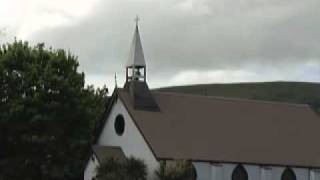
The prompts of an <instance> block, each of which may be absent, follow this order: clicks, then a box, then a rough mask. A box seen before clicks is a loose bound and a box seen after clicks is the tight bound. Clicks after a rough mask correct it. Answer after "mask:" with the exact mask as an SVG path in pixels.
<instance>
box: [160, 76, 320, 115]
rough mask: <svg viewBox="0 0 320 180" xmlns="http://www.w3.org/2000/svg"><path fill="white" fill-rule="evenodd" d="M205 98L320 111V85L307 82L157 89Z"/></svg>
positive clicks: (209, 85)
mask: <svg viewBox="0 0 320 180" xmlns="http://www.w3.org/2000/svg"><path fill="white" fill-rule="evenodd" d="M156 90H157V91H163V92H178V93H188V94H197V95H205V96H223V97H234V98H244V99H253V100H267V101H278V102H289V103H302V104H309V105H311V106H312V107H313V108H314V109H316V110H317V111H319V110H320V83H307V82H259V83H231V84H198V85H190V86H174V87H165V88H160V89H156Z"/></svg>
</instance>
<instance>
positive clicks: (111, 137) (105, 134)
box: [97, 99, 159, 179]
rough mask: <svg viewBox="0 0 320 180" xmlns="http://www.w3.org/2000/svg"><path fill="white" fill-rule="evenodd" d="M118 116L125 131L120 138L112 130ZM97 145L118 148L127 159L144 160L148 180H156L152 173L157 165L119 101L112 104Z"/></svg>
mask: <svg viewBox="0 0 320 180" xmlns="http://www.w3.org/2000/svg"><path fill="white" fill-rule="evenodd" d="M118 114H122V116H123V117H124V119H125V129H124V133H123V134H122V135H121V136H118V135H117V133H116V132H115V129H114V121H115V118H116V116H117V115H118ZM97 144H98V145H104V146H120V147H121V148H122V151H123V152H124V154H125V155H126V156H127V157H130V156H134V157H136V158H139V159H142V160H144V162H145V164H146V165H147V167H148V169H147V171H148V179H156V176H155V174H154V171H155V170H156V169H158V166H159V163H158V162H157V160H156V158H155V157H154V155H153V154H152V151H151V150H150V148H149V147H148V145H147V143H146V142H145V140H144V138H143V137H142V135H141V134H140V132H139V130H138V129H137V127H136V126H135V124H134V122H133V120H132V119H131V117H130V115H129V114H128V112H127V110H126V108H125V106H124V105H123V103H122V102H121V100H119V99H118V100H117V101H116V102H115V103H114V105H113V108H112V110H111V112H110V114H109V117H108V120H107V122H106V124H105V127H104V129H103V131H102V133H101V135H100V137H99V139H98V143H97Z"/></svg>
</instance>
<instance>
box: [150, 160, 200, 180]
mask: <svg viewBox="0 0 320 180" xmlns="http://www.w3.org/2000/svg"><path fill="white" fill-rule="evenodd" d="M156 174H157V175H158V177H159V179H160V180H195V179H196V172H195V169H194V167H193V165H192V163H191V162H190V161H183V160H179V161H169V162H165V161H162V162H161V163H160V167H159V170H157V171H156Z"/></svg>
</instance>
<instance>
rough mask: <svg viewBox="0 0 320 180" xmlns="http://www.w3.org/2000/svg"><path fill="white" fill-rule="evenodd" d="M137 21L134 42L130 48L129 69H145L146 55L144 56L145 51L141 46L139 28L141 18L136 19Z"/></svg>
mask: <svg viewBox="0 0 320 180" xmlns="http://www.w3.org/2000/svg"><path fill="white" fill-rule="evenodd" d="M135 21H136V29H135V32H134V35H133V40H132V44H131V48H130V54H129V59H128V61H127V64H126V66H127V67H133V66H135V67H145V66H146V62H145V60H144V54H143V49H142V45H141V40H140V34H139V28H138V21H139V17H138V16H137V18H136V19H135Z"/></svg>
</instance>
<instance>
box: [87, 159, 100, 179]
mask: <svg viewBox="0 0 320 180" xmlns="http://www.w3.org/2000/svg"><path fill="white" fill-rule="evenodd" d="M98 165H99V162H98V159H97V158H96V157H95V156H94V155H93V154H92V157H90V160H89V162H88V164H87V166H86V168H85V170H84V174H83V178H84V180H91V179H92V177H94V176H96V168H97V167H98Z"/></svg>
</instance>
